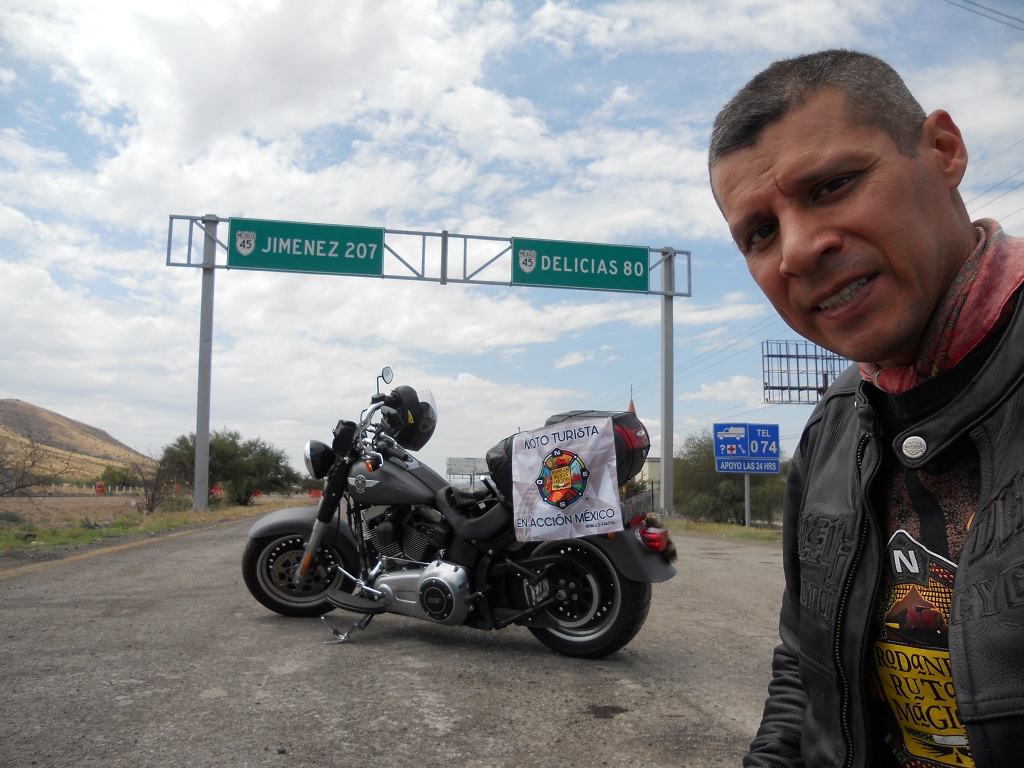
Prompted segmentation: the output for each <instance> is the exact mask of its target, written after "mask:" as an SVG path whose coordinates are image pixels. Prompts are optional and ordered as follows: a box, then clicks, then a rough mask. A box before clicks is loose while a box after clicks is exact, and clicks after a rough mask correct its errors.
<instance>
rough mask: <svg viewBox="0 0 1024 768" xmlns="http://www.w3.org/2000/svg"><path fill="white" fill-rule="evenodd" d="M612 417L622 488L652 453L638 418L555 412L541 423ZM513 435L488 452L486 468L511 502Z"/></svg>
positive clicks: (619, 414)
mask: <svg viewBox="0 0 1024 768" xmlns="http://www.w3.org/2000/svg"><path fill="white" fill-rule="evenodd" d="M606 418H611V420H612V426H613V427H614V428H615V468H616V472H617V475H618V481H619V485H625V484H626V483H627V482H629V480H630V479H631V478H633V477H636V476H637V475H638V474H640V470H641V469H643V466H644V462H645V461H646V460H647V454H648V453H649V452H650V450H651V438H650V436H649V435H648V434H647V429H646V428H645V427H644V425H643V423H642V422H641V421H640V419H638V418H637V416H636V414H635V413H632V412H630V411H566V412H565V413H556V414H555V415H554V416H551V417H549V418H548V420H547V421H545V422H544V426H546V427H547V426H551V425H552V424H561V423H562V422H563V421H570V420H572V419H606ZM514 439H515V435H511V436H509V437H506V438H505V439H504V440H502V441H501V442H500V443H498V444H497V445H495V446H494V447H493V448H491V449H490V450H489V451H487V456H486V459H487V469H488V471H489V472H490V474H491V481H492V482H493V483H494V485H495V486H496V487H497V489H498V491H500V492H501V494H502V495H503V496H504V497H505V498H506V499H508V500H509V501H511V499H512V443H513V441H514Z"/></svg>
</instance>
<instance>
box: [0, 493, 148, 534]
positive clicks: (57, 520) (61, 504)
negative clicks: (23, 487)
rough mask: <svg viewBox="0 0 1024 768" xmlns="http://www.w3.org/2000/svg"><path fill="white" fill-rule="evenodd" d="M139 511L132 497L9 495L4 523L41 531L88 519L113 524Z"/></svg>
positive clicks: (0, 513) (1, 512)
mask: <svg viewBox="0 0 1024 768" xmlns="http://www.w3.org/2000/svg"><path fill="white" fill-rule="evenodd" d="M137 512H138V506H137V502H136V500H135V499H134V498H133V497H132V496H128V495H110V496H106V495H104V496H99V495H97V494H95V493H92V494H85V493H83V494H74V495H69V496H28V497H25V496H8V497H4V498H0V521H7V522H14V521H17V522H22V523H30V524H32V525H34V526H38V527H40V528H63V527H71V526H77V525H80V524H81V523H82V521H84V520H88V521H92V522H109V521H113V520H117V519H118V518H121V517H125V516H127V515H133V514H136V513H137Z"/></svg>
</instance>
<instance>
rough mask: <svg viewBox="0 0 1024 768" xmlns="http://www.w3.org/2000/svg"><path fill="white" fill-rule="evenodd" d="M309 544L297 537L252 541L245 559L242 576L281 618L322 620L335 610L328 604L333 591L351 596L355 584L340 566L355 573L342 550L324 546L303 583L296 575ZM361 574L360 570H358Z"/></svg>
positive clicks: (301, 537) (256, 596)
mask: <svg viewBox="0 0 1024 768" xmlns="http://www.w3.org/2000/svg"><path fill="white" fill-rule="evenodd" d="M305 546H306V542H305V539H304V538H303V536H301V535H299V534H298V533H287V534H283V535H278V536H267V537H265V538H261V539H249V543H248V544H246V546H245V553H244V554H243V555H242V576H243V578H244V579H245V586H246V587H247V588H248V589H249V592H250V593H251V594H252V596H253V597H255V598H256V599H257V600H258V601H259V602H260V603H262V604H263V605H264V606H266V607H267V608H269V609H270V610H272V611H276V612H277V613H280V614H281V615H282V616H322V615H323V614H325V613H328V612H329V611H331V610H333V609H334V606H333V605H331V604H330V603H329V602H327V595H328V594H330V593H331V592H333V591H344V592H351V591H352V588H353V586H354V584H353V582H352V581H351V580H350V579H349V578H348V577H346V576H345V575H343V574H342V573H341V572H340V571H339V570H338V567H337V566H341V567H342V568H346V570H348V571H349V572H350V573H351V572H353V566H354V563H346V562H345V558H344V555H343V553H342V551H341V550H339V549H337V548H335V547H333V546H326V545H321V547H320V549H319V551H318V552H317V557H316V561H315V562H314V564H313V567H312V568H310V570H309V573H307V574H306V576H305V577H304V578H303V579H302V581H300V582H298V583H296V582H295V578H294V577H295V572H296V570H297V568H298V566H299V563H300V562H301V561H302V555H303V552H304V550H305ZM355 570H358V568H355Z"/></svg>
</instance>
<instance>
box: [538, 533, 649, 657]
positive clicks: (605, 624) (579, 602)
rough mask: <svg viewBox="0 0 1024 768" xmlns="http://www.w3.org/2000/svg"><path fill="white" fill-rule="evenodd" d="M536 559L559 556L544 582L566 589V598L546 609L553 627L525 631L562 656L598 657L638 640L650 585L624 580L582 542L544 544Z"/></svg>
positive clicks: (604, 558)
mask: <svg viewBox="0 0 1024 768" xmlns="http://www.w3.org/2000/svg"><path fill="white" fill-rule="evenodd" d="M539 555H548V556H551V555H557V556H558V557H559V562H558V564H557V565H555V566H554V567H552V568H551V569H549V571H548V580H549V585H550V589H552V590H559V589H563V590H565V593H566V599H565V600H563V601H562V602H559V603H557V604H556V605H554V606H552V607H551V608H548V609H547V611H546V613H547V615H548V617H549V618H551V619H554V620H555V622H556V624H557V626H556V627H554V628H551V627H530V628H529V629H530V632H532V633H533V635H534V636H535V637H536V638H537V639H538V640H540V641H541V642H542V643H544V645H546V646H547V647H548V648H551V649H552V650H555V651H558V652H559V653H562V654H564V655H566V656H576V657H579V658H588V659H596V658H600V657H602V656H607V655H609V654H611V653H614V652H615V651H618V650H619V649H621V648H623V647H624V646H625V645H626V644H627V643H628V642H629V641H630V640H632V639H633V638H634V637H636V635H637V633H638V632H639V631H640V629H641V628H642V627H643V625H644V622H645V621H647V612H648V611H649V610H650V607H651V585H650V584H649V583H648V582H645V581H633V580H632V579H628V578H626V577H625V576H623V575H622V573H620V572H619V571H618V570H617V569H616V568H615V566H614V564H613V563H612V562H611V560H609V559H608V556H607V555H605V553H604V552H602V551H601V550H600V549H599V548H598V547H597V546H595V545H594V544H591V543H590V542H588V541H586V540H584V539H573V540H569V541H551V542H544V543H542V544H540V545H539V546H538V547H537V549H535V550H534V552H533V556H539ZM524 588H525V586H524Z"/></svg>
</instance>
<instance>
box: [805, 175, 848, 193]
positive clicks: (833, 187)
mask: <svg viewBox="0 0 1024 768" xmlns="http://www.w3.org/2000/svg"><path fill="white" fill-rule="evenodd" d="M852 179H853V176H852V175H848V176H836V177H835V178H834V179H829V180H828V181H826V182H825V183H824V184H822V185H821V186H820V187H818V191H817V192H816V194H815V195H814V196H815V198H822V197H825V196H826V195H830V194H832V193H833V192H836V191H837V190H839V189H841V188H842V187H845V186H846V185H847V184H849V183H850V181H851V180H852Z"/></svg>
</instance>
